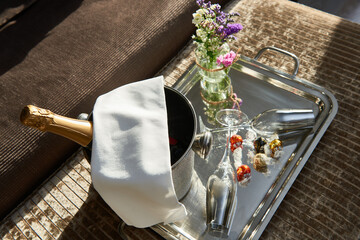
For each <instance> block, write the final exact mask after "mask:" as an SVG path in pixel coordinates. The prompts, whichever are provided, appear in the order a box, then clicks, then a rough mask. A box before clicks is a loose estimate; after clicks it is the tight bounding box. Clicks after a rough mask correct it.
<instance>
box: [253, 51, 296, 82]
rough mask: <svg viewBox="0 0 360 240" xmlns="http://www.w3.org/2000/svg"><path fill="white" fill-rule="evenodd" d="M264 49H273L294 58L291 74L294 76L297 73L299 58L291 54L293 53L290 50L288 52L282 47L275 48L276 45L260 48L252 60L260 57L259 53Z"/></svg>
mask: <svg viewBox="0 0 360 240" xmlns="http://www.w3.org/2000/svg"><path fill="white" fill-rule="evenodd" d="M266 50H273V51H276V52H279V53H282V54H284V55H287V56H289V57H291V58H292V59H293V60H294V62H295V66H294V70H293V73H292V75H293V76H294V77H295V76H296V74H297V73H298V71H299V59H298V57H297V56H296V55H295V54H293V53H291V52H288V51H285V50H283V49H281V48H277V47H265V48H262V49H261V50H260V51H259V52H258V53H257V54H256V56H255V57H254V60H258V59H259V58H260V57H261V55H262V54H263V53H264V52H265V51H266Z"/></svg>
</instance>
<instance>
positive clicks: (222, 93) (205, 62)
mask: <svg viewBox="0 0 360 240" xmlns="http://www.w3.org/2000/svg"><path fill="white" fill-rule="evenodd" d="M228 51H229V46H228V45H227V44H224V45H223V46H222V51H220V53H219V54H218V55H217V56H207V55H204V54H203V53H201V51H199V50H198V51H196V59H197V63H198V68H199V72H200V75H201V80H200V86H201V96H202V98H203V99H204V100H205V101H207V102H209V103H212V104H217V103H222V102H224V101H226V100H228V99H229V97H230V94H231V79H230V77H229V75H228V73H229V70H230V67H228V68H224V67H223V66H218V65H217V63H216V59H217V57H218V56H220V55H223V54H225V53H227V52H228Z"/></svg>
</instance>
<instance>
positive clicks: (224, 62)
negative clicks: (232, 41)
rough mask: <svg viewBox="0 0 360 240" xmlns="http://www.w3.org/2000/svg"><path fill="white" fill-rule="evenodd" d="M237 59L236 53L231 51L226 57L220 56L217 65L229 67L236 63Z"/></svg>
mask: <svg viewBox="0 0 360 240" xmlns="http://www.w3.org/2000/svg"><path fill="white" fill-rule="evenodd" d="M235 58H236V53H235V52H234V51H230V52H229V53H227V54H225V55H220V56H219V57H218V58H217V59H216V63H217V64H218V65H219V66H220V65H221V64H222V65H224V67H228V66H230V65H231V64H232V63H233V62H234V59H235Z"/></svg>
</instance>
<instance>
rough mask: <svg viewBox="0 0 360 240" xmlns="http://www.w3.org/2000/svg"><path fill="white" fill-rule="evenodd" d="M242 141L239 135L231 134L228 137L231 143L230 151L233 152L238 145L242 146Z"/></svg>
mask: <svg viewBox="0 0 360 240" xmlns="http://www.w3.org/2000/svg"><path fill="white" fill-rule="evenodd" d="M242 143H243V139H242V137H241V136H240V135H233V136H231V138H230V144H231V147H230V149H231V151H232V152H234V151H235V149H237V148H238V147H241V148H242V147H243V146H242Z"/></svg>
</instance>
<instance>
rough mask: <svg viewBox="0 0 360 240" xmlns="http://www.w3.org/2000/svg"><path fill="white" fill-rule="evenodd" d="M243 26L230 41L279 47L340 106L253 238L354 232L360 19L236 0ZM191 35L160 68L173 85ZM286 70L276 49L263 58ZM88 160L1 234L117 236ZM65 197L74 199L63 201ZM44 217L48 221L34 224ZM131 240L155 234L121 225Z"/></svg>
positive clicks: (245, 50)
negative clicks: (353, 20)
mask: <svg viewBox="0 0 360 240" xmlns="http://www.w3.org/2000/svg"><path fill="white" fill-rule="evenodd" d="M230 9H233V10H237V11H239V12H240V14H241V16H240V18H239V21H240V22H241V23H242V24H243V25H244V30H243V31H242V32H240V33H239V34H238V37H239V39H238V40H237V41H236V42H235V43H234V46H235V48H237V47H241V54H243V55H246V56H248V57H254V56H255V55H256V53H257V52H258V51H259V50H260V49H261V48H263V47H265V46H276V47H280V48H283V49H285V50H288V51H290V52H293V53H294V54H296V55H297V56H298V57H299V58H300V69H299V73H298V75H297V76H298V77H300V78H303V79H306V80H309V81H312V82H314V83H317V84H319V85H321V86H324V87H325V88H327V89H328V90H330V91H331V92H332V93H333V94H334V95H335V96H336V98H337V101H338V104H339V110H338V113H337V115H336V117H335V119H334V120H333V122H332V123H331V125H330V126H329V128H328V130H327V131H326V133H325V135H324V136H323V137H322V139H321V140H320V142H319V144H318V146H317V147H316V148H315V150H314V152H313V153H312V155H311V157H310V158H309V160H308V161H307V163H306V165H305V166H304V168H303V169H302V171H301V172H300V174H299V176H298V177H297V179H296V180H295V182H294V184H293V185H292V187H291V188H290V190H289V192H288V194H287V195H286V197H285V198H284V200H283V201H282V203H281V204H280V206H279V208H278V210H277V211H276V212H275V214H274V216H273V217H272V219H271V221H270V222H269V224H268V225H267V227H266V229H265V231H264V232H263V234H262V236H261V238H260V239H264V240H265V239H279V240H280V239H281V240H282V239H320V240H322V239H324V240H325V239H326V240H327V239H343V240H348V239H358V238H359V236H360V221H359V216H360V207H359V201H360V200H359V190H360V189H359V186H360V182H359V179H360V178H359V176H360V170H359V168H358V167H357V166H358V160H359V151H360V148H359V144H358V142H360V141H359V140H360V139H359V136H360V133H359V129H360V124H359V117H358V116H359V113H360V107H359V92H360V72H359V69H360V66H359V65H360V59H359V53H360V40H359V37H358V36H359V35H360V26H359V25H358V24H355V23H351V22H348V21H345V20H343V19H341V18H338V17H335V16H332V15H329V14H326V13H323V12H320V11H317V10H314V9H311V8H308V7H305V6H303V5H300V4H297V3H294V2H290V1H286V0H242V1H240V2H238V1H236V2H234V4H232V5H230V6H229V8H228V10H230ZM193 50H194V46H193V45H192V44H190V46H189V47H187V48H186V49H184V51H182V52H181V53H179V55H178V56H177V57H176V58H175V59H174V60H173V61H172V62H171V63H169V64H168V65H167V66H166V67H165V68H164V69H162V70H161V72H160V73H159V74H162V75H164V76H165V81H166V82H167V84H168V85H171V84H173V83H174V82H175V81H176V80H177V79H178V78H179V77H181V75H182V74H184V73H185V70H186V69H187V68H188V67H189V66H190V65H191V64H193V62H194V55H193ZM260 60H261V61H263V62H264V63H266V64H269V65H271V66H273V67H279V68H281V69H283V70H284V71H289V72H292V68H293V63H292V62H289V61H288V59H286V58H285V57H283V56H282V55H277V54H276V55H275V54H273V53H272V54H270V53H269V54H266V55H265V54H264V56H263V57H262V58H261V59H260ZM90 171H91V170H90V166H89V164H88V163H87V162H86V160H84V159H83V156H82V155H81V154H79V155H77V157H76V158H71V161H70V162H68V163H67V164H66V165H65V166H64V167H63V168H62V169H61V170H60V171H59V172H58V173H57V175H56V176H54V177H53V178H51V179H50V180H49V181H47V182H45V184H44V185H43V186H42V187H41V188H40V189H39V191H37V192H35V193H34V195H31V198H29V199H28V201H26V202H24V203H23V204H22V205H20V206H19V208H17V209H16V211H15V212H14V213H13V214H12V215H10V216H9V217H8V218H6V220H5V221H3V222H2V224H1V229H0V233H1V234H3V235H1V237H3V236H4V237H3V238H4V239H8V238H10V239H11V238H13V237H14V238H16V239H17V238H19V239H21V238H25V237H28V238H33V239H36V238H37V237H38V236H40V237H41V238H43V239H44V238H45V237H42V236H49V235H50V234H51V236H53V237H54V238H56V239H58V238H62V239H119V238H120V237H119V233H118V232H117V226H118V224H119V223H121V220H120V219H119V218H118V217H117V216H116V214H115V213H114V212H113V211H111V209H110V208H109V207H108V206H106V204H105V203H104V202H103V201H102V200H101V198H100V196H99V195H98V194H97V193H96V191H95V190H94V189H93V188H92V187H91V184H90V183H91V179H90V177H89V176H90ZM69 199H71V200H69ZM41 224H43V225H45V226H41ZM124 231H125V233H126V234H127V235H129V236H130V237H131V239H136V240H141V239H161V238H159V237H158V236H157V235H156V234H154V233H153V232H152V231H151V230H150V229H137V228H134V227H125V229H124Z"/></svg>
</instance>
